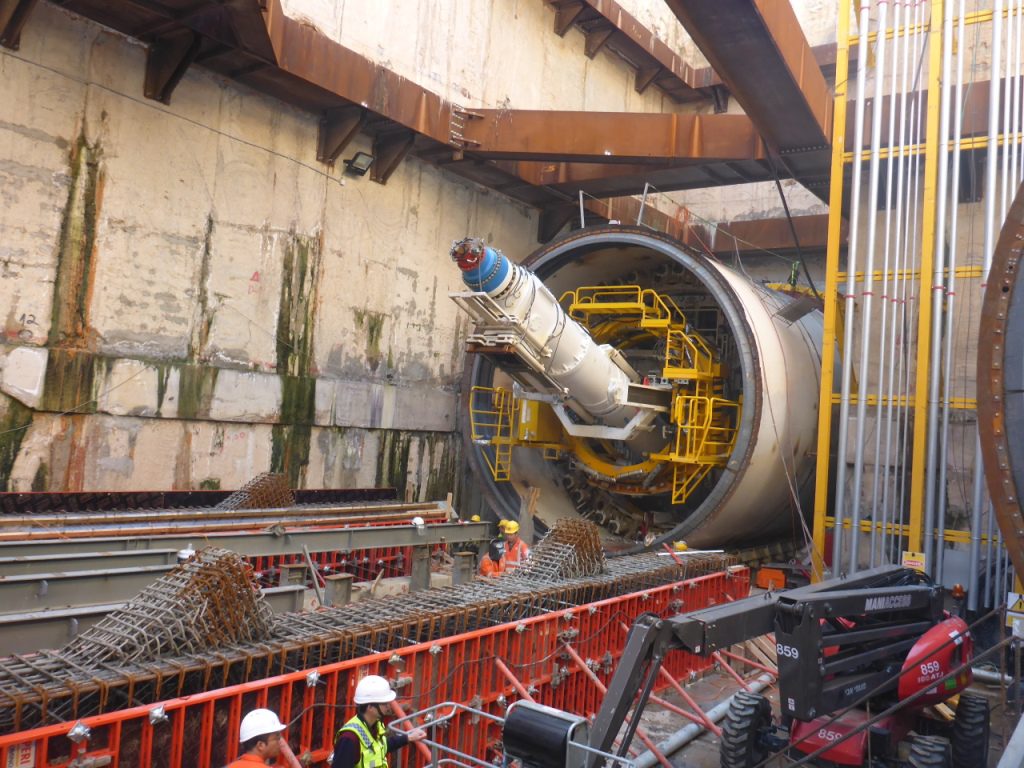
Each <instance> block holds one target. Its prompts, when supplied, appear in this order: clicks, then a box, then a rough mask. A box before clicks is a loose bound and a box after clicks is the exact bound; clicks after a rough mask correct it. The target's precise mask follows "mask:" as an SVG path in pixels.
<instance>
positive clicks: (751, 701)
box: [719, 691, 772, 768]
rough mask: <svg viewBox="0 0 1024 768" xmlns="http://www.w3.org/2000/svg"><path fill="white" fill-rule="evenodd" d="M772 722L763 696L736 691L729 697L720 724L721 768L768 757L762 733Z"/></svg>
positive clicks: (747, 765) (740, 767) (744, 767)
mask: <svg viewBox="0 0 1024 768" xmlns="http://www.w3.org/2000/svg"><path fill="white" fill-rule="evenodd" d="M771 724H772V705H771V702H770V701H768V699H766V698H765V697H764V696H760V695H758V694H756V693H748V692H747V691H740V692H739V693H737V694H736V695H735V696H733V699H732V704H730V705H729V711H728V712H727V713H726V715H725V725H724V726H723V727H722V743H721V747H720V751H719V754H720V756H721V766H722V768H752V766H755V765H757V764H758V763H760V762H762V761H763V760H764V759H765V758H766V757H768V748H767V747H766V746H765V745H764V742H763V741H762V739H761V735H762V733H763V732H764V731H765V730H766V729H767V728H769V727H770V726H771Z"/></svg>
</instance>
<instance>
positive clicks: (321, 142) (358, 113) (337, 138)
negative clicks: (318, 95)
mask: <svg viewBox="0 0 1024 768" xmlns="http://www.w3.org/2000/svg"><path fill="white" fill-rule="evenodd" d="M367 116H368V113H367V111H366V109H365V108H363V107H360V106H356V105H354V104H353V105H352V106H350V107H338V108H336V109H329V110H327V111H326V112H324V114H323V115H321V117H320V132H319V135H318V136H317V149H316V159H317V160H319V161H320V162H321V163H333V162H334V161H336V160H337V159H338V157H339V156H340V155H341V153H342V152H344V151H345V147H347V146H348V145H349V143H350V142H351V141H352V139H354V138H355V137H356V135H357V134H358V133H359V131H361V130H362V128H363V126H364V125H366V118H367Z"/></svg>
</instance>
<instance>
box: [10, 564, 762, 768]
mask: <svg viewBox="0 0 1024 768" xmlns="http://www.w3.org/2000/svg"><path fill="white" fill-rule="evenodd" d="M749 590H750V572H749V570H748V569H747V568H745V567H740V566H734V567H732V568H730V569H729V570H727V571H721V572H716V573H713V574H710V575H707V576H701V577H698V578H694V579H688V580H686V581H681V582H677V583H675V584H669V585H664V586H659V587H653V588H650V589H647V590H643V591H641V592H635V593H631V594H628V595H624V596H620V597H614V598H610V599H607V600H602V601H600V602H595V603H590V604H586V605H581V606H577V607H572V608H567V609H566V610H564V611H557V612H553V613H547V614H543V615H540V616H535V617H532V618H527V619H523V620H521V621H516V622H511V623H507V624H501V625H497V626H493V627H487V628H485V629H478V630H475V631H472V632H468V633H465V634H462V635H455V636H452V637H448V638H444V639H440V640H436V641H433V642H427V643H419V644H416V645H411V646H409V647H407V648H403V649H401V650H398V651H395V652H389V653H378V654H374V655H369V656H362V657H359V658H355V659H349V660H345V661H340V662H336V663H333V664H329V665H325V666H322V667H319V668H316V669H313V670H299V671H295V672H291V673H288V674H285V675H280V676H278V677H273V678H269V679H266V680H258V681H252V682H248V683H244V684H241V685H235V686H231V687H228V688H221V689H219V690H213V691H208V692H206V693H200V694H196V695H193V696H187V697H184V698H179V699H173V700H170V701H166V702H163V703H162V704H159V705H155V706H154V705H147V706H141V707H135V708H132V709H126V710H121V711H118V712H111V713H107V714H102V715H96V716H94V717H89V718H85V719H84V720H82V721H81V723H82V724H83V725H84V726H86V727H87V728H88V729H89V736H88V738H87V739H85V740H83V741H80V742H78V743H77V744H76V743H75V742H73V741H72V740H71V738H69V732H72V729H73V728H74V726H75V725H76V724H75V723H61V724H59V725H51V726H46V727H43V728H37V729H34V730H28V731H22V732H19V733H13V734H9V735H6V736H0V766H3V768H75V767H76V766H99V765H110V766H112V767H113V768H172V767H176V766H190V767H192V766H195V768H219V767H220V766H223V765H226V764H227V763H228V762H230V761H231V760H232V759H234V758H235V757H236V755H237V751H238V726H239V723H240V721H241V718H242V717H243V715H244V714H245V713H246V712H248V711H249V710H251V709H254V708H256V707H269V708H270V709H273V710H274V711H276V712H277V713H278V714H279V716H280V717H281V719H282V721H284V722H288V723H289V724H290V725H289V729H288V731H287V734H286V735H287V738H288V741H289V743H290V744H292V745H293V749H294V750H295V753H296V755H298V756H299V757H300V758H302V756H303V755H308V757H309V758H310V759H311V760H312V762H313V763H314V764H316V763H318V762H322V761H324V760H326V758H327V756H328V754H330V752H331V751H332V749H333V740H334V735H335V733H336V731H337V729H338V728H340V726H341V725H342V724H343V723H344V722H345V721H346V720H348V719H349V718H350V717H351V716H352V715H353V714H354V707H353V706H352V705H351V700H352V696H353V693H354V691H355V686H356V683H357V682H358V680H359V679H361V678H362V677H363V676H364V675H366V674H380V675H384V676H385V677H387V678H389V679H390V680H391V681H392V685H393V686H394V687H395V688H396V690H397V692H398V704H399V705H400V706H401V707H402V709H403V710H405V711H407V712H408V711H416V710H421V709H425V708H427V707H428V706H430V705H431V704H434V703H437V702H441V701H458V702H462V703H465V704H467V705H468V706H471V707H473V708H475V709H481V710H484V711H488V712H493V713H495V714H499V713H503V712H504V710H505V708H506V706H507V705H508V704H509V703H511V702H512V701H514V700H515V699H516V698H518V697H519V694H518V693H517V692H516V689H515V687H514V686H513V684H512V682H511V681H510V680H509V678H508V677H507V675H506V672H505V671H503V669H502V666H504V667H505V670H511V672H512V674H514V675H515V677H516V678H517V679H518V680H519V681H521V682H522V684H523V685H524V686H526V688H527V691H528V693H529V695H530V696H531V697H532V698H533V699H534V700H535V701H537V702H538V703H541V704H546V705H548V706H552V707H557V708H559V709H562V710H566V711H570V712H575V713H578V714H582V715H586V716H590V715H593V714H595V713H596V712H597V711H598V709H599V708H600V705H601V699H602V694H601V692H600V691H599V690H598V688H597V686H595V685H594V684H593V683H592V682H591V681H590V680H588V679H586V678H585V677H584V676H583V673H582V671H581V670H580V669H579V668H578V666H577V665H576V664H574V663H573V661H572V660H571V659H570V658H569V657H568V654H567V653H566V651H565V649H564V647H563V643H568V644H571V645H572V648H573V649H574V651H575V652H576V653H577V654H578V655H579V656H580V657H582V658H583V659H584V660H585V663H586V665H587V666H588V667H589V668H590V669H591V670H592V671H593V672H594V673H595V674H596V676H597V678H598V679H600V680H601V682H602V683H603V684H607V683H608V681H609V679H610V677H611V673H612V671H613V670H614V667H615V663H616V662H617V660H618V658H619V656H620V655H621V653H622V651H623V648H624V647H625V643H626V633H625V632H623V631H622V629H621V624H622V623H623V622H626V623H629V622H632V621H633V620H634V619H635V618H636V617H637V616H639V615H640V614H642V613H656V614H658V615H661V616H664V617H668V616H672V615H676V614H679V613H684V612H689V611H693V610H697V609H699V608H704V607H707V606H709V605H714V604H717V603H721V602H727V601H730V600H734V599H737V598H741V597H745V596H746V595H747V594H748V593H749ZM499 661H500V662H501V663H500V664H499V663H498V662H499ZM713 663H714V662H713V661H712V660H710V659H704V658H699V657H696V656H692V655H690V654H687V653H684V652H681V651H680V652H674V653H671V654H669V655H668V656H667V657H666V659H665V661H664V665H663V667H664V669H665V670H666V672H667V673H668V675H670V676H671V678H672V679H674V680H680V679H688V678H689V677H690V676H691V674H696V673H698V672H701V671H703V670H706V669H708V668H709V667H710V666H711V665H712V664H713ZM669 684H670V682H669V681H668V680H667V679H666V676H662V678H661V679H660V680H659V684H658V686H657V687H658V688H664V687H665V686H667V685H669ZM471 720H472V718H471V716H469V715H461V716H460V717H459V718H458V719H457V720H456V721H455V722H453V724H452V726H451V728H450V730H449V732H448V733H446V734H445V736H444V738H445V741H446V742H447V743H449V744H451V745H452V746H455V747H456V748H457V749H459V750H461V751H463V752H467V753H471V754H475V755H479V756H484V755H487V754H489V753H491V752H493V750H494V749H495V748H496V747H497V745H498V744H499V742H500V737H501V734H500V731H499V730H498V729H497V728H496V727H488V726H486V725H485V724H484V723H483V722H481V723H474V722H472V721H471ZM72 735H73V734H72ZM395 757H396V759H395V762H393V765H395V766H396V768H397V767H398V766H403V765H404V766H413V767H414V768H422V766H423V765H424V764H425V762H426V761H425V760H424V758H423V756H422V755H421V754H420V753H419V752H417V751H416V750H413V749H406V750H403V751H402V752H400V753H398V755H397V756H395ZM76 760H77V761H78V762H77V763H76V762H74V761H76ZM108 760H109V762H108Z"/></svg>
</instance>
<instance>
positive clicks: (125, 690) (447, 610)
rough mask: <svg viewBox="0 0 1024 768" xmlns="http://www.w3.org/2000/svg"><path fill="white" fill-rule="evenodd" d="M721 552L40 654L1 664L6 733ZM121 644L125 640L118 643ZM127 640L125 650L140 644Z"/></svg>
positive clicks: (484, 622)
mask: <svg viewBox="0 0 1024 768" xmlns="http://www.w3.org/2000/svg"><path fill="white" fill-rule="evenodd" d="M728 562H729V561H728V560H726V559H725V558H722V557H720V556H691V557H688V558H685V559H684V560H682V561H681V562H676V561H674V560H673V559H672V558H667V557H659V556H657V555H655V554H642V555H636V556H631V557H622V558H616V559H614V560H610V561H609V562H608V564H607V566H606V568H605V570H604V571H603V572H602V573H600V574H599V575H597V576H586V577H580V578H570V579H561V580H549V579H546V578H543V577H540V578H539V577H536V576H535V575H533V574H530V573H523V574H514V575H512V576H507V577H505V578H503V579H499V580H484V581H476V582H473V583H470V584H462V585H457V586H453V587H447V588H443V589H437V590H428V591H424V592H417V593H412V594H409V595H402V596H397V597H393V598H383V599H380V600H373V601H367V602H363V603H357V604H354V605H349V606H344V607H339V608H329V609H322V610H319V611H315V612H305V613H286V614H281V615H279V616H277V617H275V618H274V624H273V627H272V630H271V631H270V632H269V633H267V634H266V635H265V637H264V638H263V639H261V640H259V641H253V642H240V643H236V644H233V645H229V646H227V647H222V648H218V649H217V650H216V651H215V652H205V653H198V654H194V655H188V656H177V657H172V658H167V657H164V658H159V659H151V660H146V661H145V662H142V661H132V662H130V663H111V662H110V660H109V659H97V660H95V661H92V660H90V659H89V658H87V657H86V658H83V656H82V655H81V654H79V655H76V656H74V657H68V656H66V655H62V652H61V651H41V652H39V653H36V654H31V655H19V656H11V657H7V658H5V659H0V734H6V733H11V732H13V731H18V730H24V729H28V728H36V727H39V726H43V725H46V724H48V723H54V722H67V721H71V720H74V719H77V718H82V717H87V716H91V715H95V714H102V713H105V712H112V711H116V710H120V709H124V708H127V707H132V706H136V705H139V704H148V703H153V702H157V701H162V700H166V699H171V698H176V697H179V696H187V695H193V694H198V693H202V692H205V691H209V690H211V689H215V688H221V687H224V686H229V685H237V684H241V683H246V682H249V681H253V680H260V679H263V678H267V677H272V676H275V675H280V674H284V673H288V672H292V671H294V670H301V669H309V668H312V667H317V666H321V665H324V664H331V663H334V662H338V661H343V660H346V659H352V658H355V657H359V656H364V655H367V654H372V653H377V652H383V651H393V650H398V649H401V648H407V647H408V646H410V645H414V644H416V643H422V642H430V641H435V640H438V639H440V638H443V637H450V636H453V635H459V634H463V633H466V632H472V631H476V630H480V629H484V628H488V627H493V626H495V625H499V624H504V623H506V622H509V621H519V620H523V619H526V618H529V617H532V616H537V615H540V614H543V613H546V612H548V611H552V610H560V609H568V608H571V607H573V606H578V605H581V604H585V603H590V602H594V601H597V600H604V599H608V598H611V597H616V596H620V595H624V594H628V593H630V592H636V591H638V590H644V589H651V588H653V587H657V586H659V585H663V584H667V583H672V582H676V581H680V580H682V579H686V578H691V577H694V576H697V575H701V574H704V573H709V572H712V571H717V570H721V569H722V568H723V567H725V565H726V564H727V563H728ZM113 642H114V644H118V642H117V641H116V639H115V641H113ZM137 642H138V638H135V637H128V636H127V635H126V637H125V638H124V640H123V643H121V644H131V643H137Z"/></svg>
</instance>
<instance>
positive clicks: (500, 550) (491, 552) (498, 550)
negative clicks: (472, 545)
mask: <svg viewBox="0 0 1024 768" xmlns="http://www.w3.org/2000/svg"><path fill="white" fill-rule="evenodd" d="M505 570H506V564H505V542H503V541H502V540H501V539H493V540H492V541H491V543H490V544H489V545H488V546H487V554H485V555H484V556H483V557H481V558H480V575H481V576H488V577H492V578H493V577H494V576H501V574H503V573H504V572H505Z"/></svg>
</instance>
